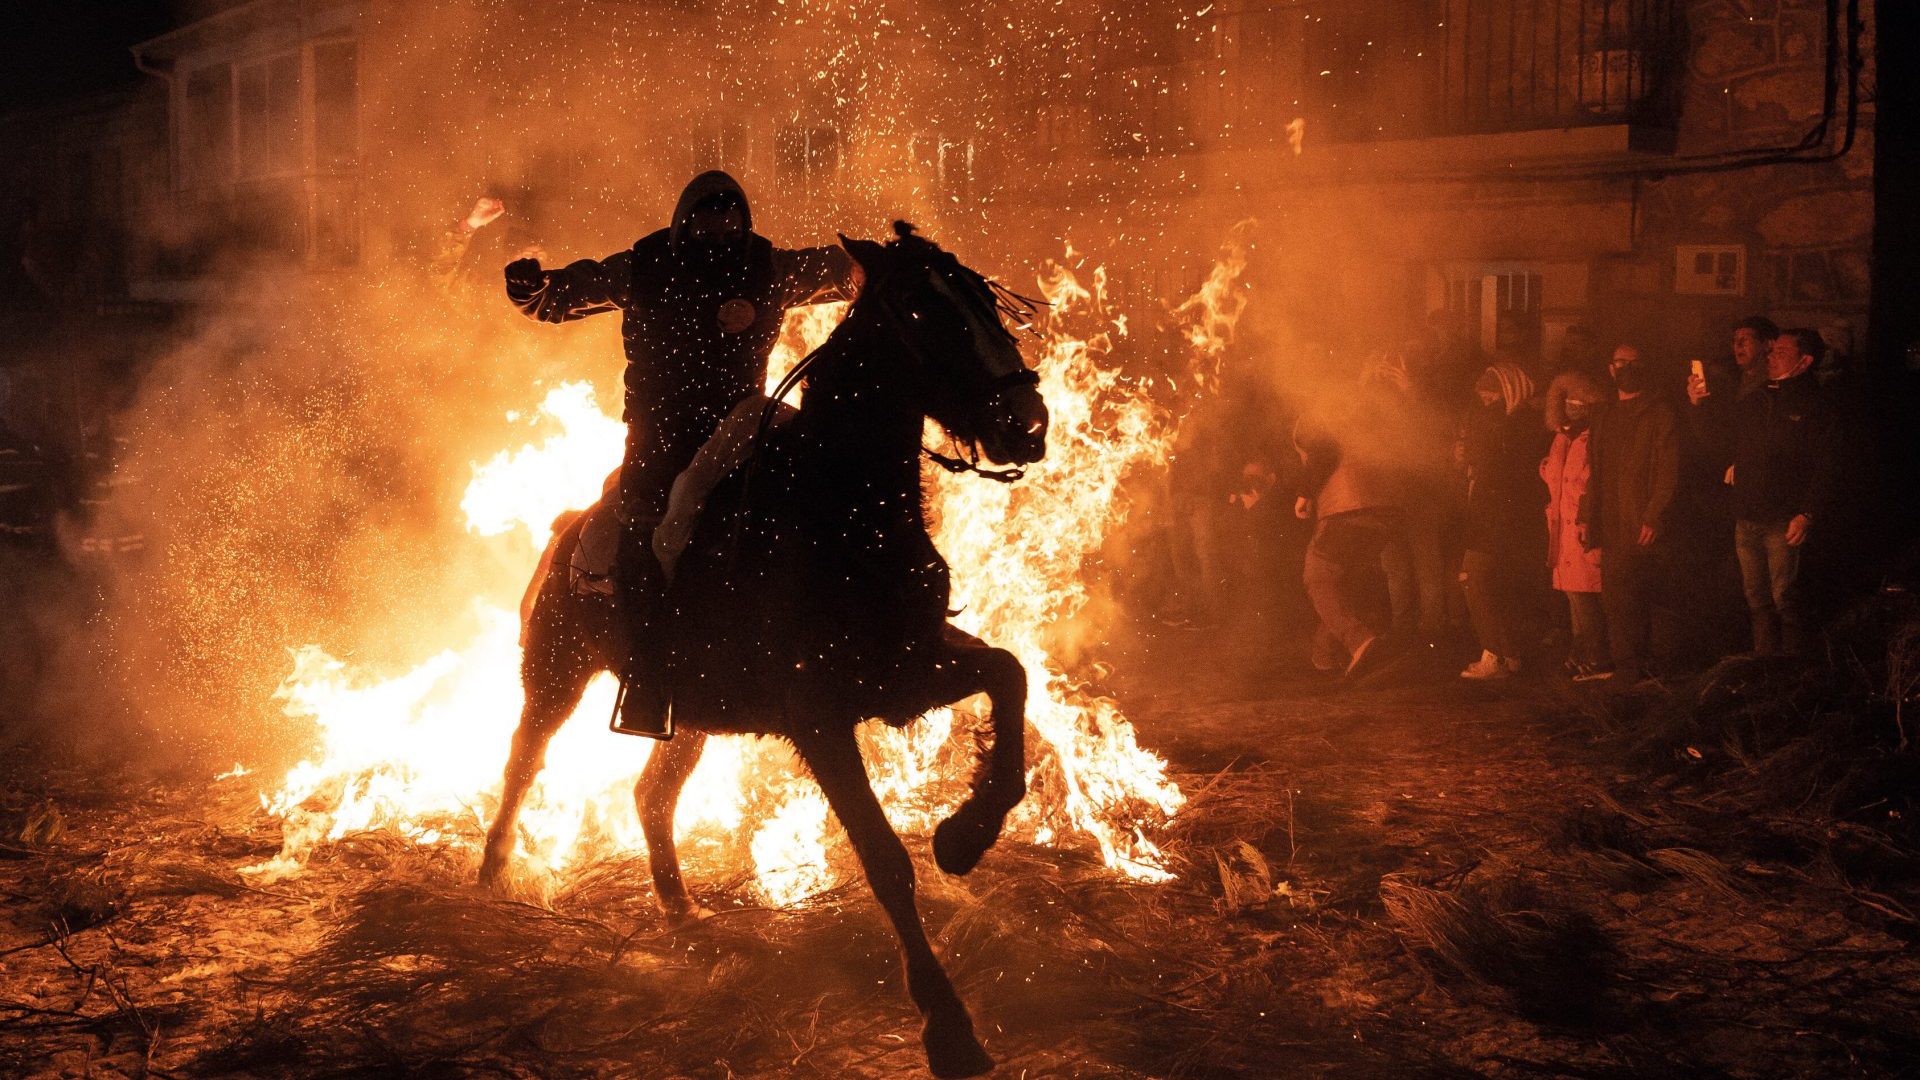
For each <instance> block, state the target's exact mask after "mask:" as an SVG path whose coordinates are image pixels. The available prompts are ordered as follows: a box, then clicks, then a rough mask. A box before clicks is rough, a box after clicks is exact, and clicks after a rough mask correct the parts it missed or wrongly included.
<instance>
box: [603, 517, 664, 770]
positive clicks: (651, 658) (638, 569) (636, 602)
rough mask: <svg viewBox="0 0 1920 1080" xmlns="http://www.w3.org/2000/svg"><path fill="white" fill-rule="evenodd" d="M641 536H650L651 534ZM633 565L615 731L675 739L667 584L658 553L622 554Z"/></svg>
mask: <svg viewBox="0 0 1920 1080" xmlns="http://www.w3.org/2000/svg"><path fill="white" fill-rule="evenodd" d="M640 535H651V529H648V530H645V532H643V533H641V534H640ZM621 555H622V557H623V559H628V560H630V561H629V562H628V565H627V567H625V568H624V569H625V570H626V572H625V573H624V574H622V577H623V579H624V581H623V585H624V587H623V588H622V590H621V595H620V598H619V604H620V607H621V608H622V609H623V611H624V615H625V619H626V624H627V641H628V649H629V652H628V660H627V666H626V671H625V672H624V673H622V677H621V680H620V694H619V696H618V697H617V698H616V699H615V701H614V707H613V723H612V724H611V725H610V726H611V727H612V728H613V730H615V731H618V732H620V733H621V734H624V735H641V736H645V737H646V738H649V739H671V738H673V704H672V701H671V700H670V697H669V691H668V683H667V656H666V642H664V641H663V640H661V637H662V634H661V630H662V625H661V624H662V620H663V617H664V615H665V611H664V608H665V607H666V581H665V578H664V577H663V575H662V574H661V573H660V565H659V563H657V562H655V561H654V558H653V553H652V552H651V551H649V550H647V549H645V548H638V549H637V550H634V549H629V550H625V551H622V552H621Z"/></svg>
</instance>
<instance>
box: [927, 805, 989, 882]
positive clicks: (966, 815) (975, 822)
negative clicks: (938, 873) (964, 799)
mask: <svg viewBox="0 0 1920 1080" xmlns="http://www.w3.org/2000/svg"><path fill="white" fill-rule="evenodd" d="M1000 822H1001V819H1000V818H996V817H989V816H988V815H986V814H982V813H977V812H970V811H969V809H968V808H967V807H965V806H962V807H961V808H960V809H959V810H957V811H955V812H954V814H953V816H952V817H950V818H948V819H947V820H945V821H943V822H941V823H940V824H939V825H936V826H934V830H933V861H934V862H935V863H936V864H938V865H939V867H940V869H942V870H944V871H946V872H947V873H949V874H952V875H953V876H955V877H960V876H961V875H963V874H966V873H968V872H969V871H971V870H972V869H973V868H974V867H976V866H978V865H980V860H981V858H983V857H984V856H985V855H986V853H987V849H988V848H990V847H992V846H993V842H994V841H996V840H998V839H1000Z"/></svg>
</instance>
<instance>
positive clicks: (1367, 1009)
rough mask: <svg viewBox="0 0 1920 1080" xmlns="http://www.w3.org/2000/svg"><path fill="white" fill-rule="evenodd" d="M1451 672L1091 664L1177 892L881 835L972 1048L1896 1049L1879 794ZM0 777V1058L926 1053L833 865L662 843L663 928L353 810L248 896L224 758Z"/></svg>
mask: <svg viewBox="0 0 1920 1080" xmlns="http://www.w3.org/2000/svg"><path fill="white" fill-rule="evenodd" d="M1443 666H1444V665H1441V664H1439V663H1437V662H1435V663H1434V664H1432V665H1430V666H1429V668H1430V669H1429V670H1428V671H1426V672H1424V673H1423V672H1422V671H1421V662H1420V660H1419V658H1417V657H1416V658H1411V659H1408V660H1405V661H1403V662H1402V665H1401V668H1400V669H1399V673H1398V674H1397V675H1393V676H1391V677H1387V678H1383V679H1380V680H1377V682H1376V685H1373V686H1370V687H1366V688H1361V689H1353V688H1349V687H1341V686H1337V685H1335V684H1332V683H1329V682H1325V681H1318V680H1314V679H1312V678H1309V677H1308V676H1307V675H1305V674H1304V673H1300V672H1296V671H1291V670H1288V669H1286V668H1285V666H1284V665H1280V664H1277V663H1275V662H1272V661H1270V660H1269V659H1267V658H1266V657H1265V656H1263V654H1262V652H1261V650H1260V649H1259V647H1258V645H1257V643H1255V642H1254V641H1253V640H1251V639H1247V638H1244V637H1241V636H1237V635H1231V634H1208V633H1204V632H1188V631H1178V632H1168V633H1163V634H1160V635H1158V636H1157V637H1153V638H1151V639H1146V640H1143V641H1141V642H1138V643H1136V644H1135V645H1133V646H1130V647H1128V649H1127V650H1125V651H1123V652H1122V653H1121V654H1120V655H1118V656H1117V657H1115V658H1114V660H1113V668H1114V670H1115V671H1117V672H1121V673H1123V674H1121V675H1115V676H1114V677H1112V679H1111V680H1110V682H1111V687H1110V688H1111V689H1112V691H1113V692H1114V693H1115V694H1116V696H1118V697H1119V699H1120V700H1121V702H1122V704H1123V705H1124V707H1125V708H1126V710H1127V712H1128V714H1129V715H1130V716H1131V717H1132V719H1133V720H1134V721H1135V723H1136V724H1137V725H1138V727H1139V728H1140V731H1141V733H1142V737H1143V741H1144V742H1146V743H1148V744H1149V745H1151V746H1153V747H1155V748H1156V749H1159V750H1160V751H1161V752H1163V753H1164V754H1166V755H1167V756H1168V757H1169V758H1170V759H1171V760H1172V761H1173V762H1174V764H1175V766H1176V769H1177V771H1178V773H1179V775H1180V780H1181V783H1182V786H1183V788H1184V789H1185V790H1186V791H1187V792H1188V793H1189V795H1190V797H1191V804H1190V806H1189V808H1188V809H1187V810H1186V811H1185V812H1184V813H1183V814H1182V815H1180V817H1179V818H1178V819H1176V821H1175V822H1174V823H1173V824H1172V826H1171V827H1170V828H1169V829H1168V830H1167V834H1166V836H1165V837H1164V840H1165V845H1166V848H1167V850H1168V851H1169V853H1170V855H1171V856H1172V858H1173V859H1174V860H1175V865H1176V868H1177V869H1178V870H1179V871H1180V875H1179V877H1178V879H1177V880H1176V881H1174V882H1173V883H1171V884H1167V885H1159V886H1143V885H1130V884H1126V883H1124V882H1122V881H1119V880H1117V879H1116V878H1114V877H1113V876H1112V875H1111V874H1109V873H1107V872H1105V871H1104V870H1103V869H1101V868H1099V867H1098V866H1096V865H1095V864H1094V863H1093V861H1092V860H1091V859H1090V858H1089V857H1088V856H1087V855H1086V854H1085V853H1082V852H1073V851H1066V852H1062V851H1053V850H1040V849H1032V848H1026V847H1021V846H1018V845H1002V846H1001V847H999V848H996V849H995V850H994V852H993V853H991V854H990V855H989V856H988V858H987V859H986V860H985V862H984V863H983V864H982V867H981V868H980V869H979V870H977V871H976V872H975V873H974V874H972V875H971V876H969V877H967V878H964V879H954V878H948V877H946V876H944V875H942V874H941V873H940V872H939V871H938V870H937V869H935V868H934V867H933V865H932V860H931V858H930V857H929V855H928V853H927V850H926V846H925V844H924V842H915V841H910V847H911V848H912V850H913V851H914V854H915V859H916V862H917V864H918V867H919V871H920V880H921V885H922V889H921V893H922V897H923V909H924V911H925V913H926V916H927V922H928V925H929V927H930V929H931V930H932V932H933V933H934V935H935V939H936V945H937V947H938V948H940V949H941V950H942V952H943V954H944V955H945V956H946V957H947V959H948V962H949V967H950V970H951V972H952V974H953V976H954V979H955V982H956V984H957V985H958V987H959V989H960V991H961V994H962V996H963V997H964V998H965V999H966V1000H967V1001H968V1002H969V1004H970V1005H971V1007H972V1008H973V1010H974V1016H975V1022H976V1025H977V1027H978V1029H979V1031H980V1033H981V1035H982V1038H983V1040H984V1041H985V1043H986V1045H987V1047H988V1049H989V1051H990V1052H991V1053H992V1054H993V1055H994V1056H995V1058H996V1059H997V1060H998V1061H999V1063H1000V1066H999V1068H998V1070H997V1072H996V1073H995V1075H997V1076H1001V1077H1006V1078H1008V1080H1014V1078H1020V1080H1040V1078H1043V1077H1212V1076H1255V1077H1267V1076H1290V1077H1307V1076H1352V1077H1400V1076H1468V1075H1494V1076H1574V1077H1614V1076H1621V1077H1624V1076H1646V1077H1668V1076H1703V1077H1718V1076H1726V1077H1781V1076H1796V1077H1834V1076H1894V1075H1907V1074H1914V1075H1920V956H1916V954H1915V951H1914V949H1913V948H1912V943H1913V941H1914V939H1915V937H1916V932H1917V931H1920V924H1916V921H1915V919H1914V916H1913V914H1912V910H1913V909H1914V908H1915V907H1920V896H1916V895H1915V893H1916V892H1920V875H1916V874H1912V873H1911V872H1910V870H1911V867H1910V857H1909V853H1908V852H1907V850H1906V848H1904V847H1903V846H1901V845H1900V844H1899V842H1898V841H1896V840H1895V839H1893V835H1894V833H1893V832H1890V831H1888V830H1884V829H1880V828H1877V827H1875V826H1874V825H1873V824H1872V822H1873V821H1874V820H1876V819H1874V818H1873V815H1874V814H1879V815H1881V816H1882V817H1885V816H1886V815H1894V816H1897V815H1898V814H1899V813H1900V810H1899V809H1898V807H1895V806H1893V805H1892V804H1889V805H1887V806H1877V807H1875V806H1868V807H1850V808H1847V809H1849V810H1851V811H1858V812H1852V813H1837V812H1835V811H1834V810H1833V807H1834V805H1835V803H1834V801H1833V799H1832V798H1830V797H1826V795H1825V794H1823V797H1822V798H1821V799H1818V800H1816V799H1815V798H1814V796H1815V794H1816V793H1817V792H1816V790H1815V787H1817V785H1815V784H1813V782H1812V780H1811V779H1810V778H1812V777H1814V776H1816V775H1823V774H1819V773H1818V770H1813V769H1805V768H1794V767H1792V762H1791V761H1787V760H1785V759H1782V758H1781V757H1780V755H1779V754H1774V755H1772V757H1769V758H1767V759H1766V760H1767V761H1770V762H1772V764H1773V766H1774V767H1773V768H1771V769H1770V770H1767V771H1760V770H1758V762H1759V758H1758V751H1757V750H1755V749H1754V747H1753V746H1752V745H1746V747H1745V749H1743V748H1742V744H1740V743H1739V740H1725V739H1723V740H1721V741H1720V742H1718V743H1713V744H1708V743H1705V742H1704V741H1703V742H1701V744H1700V745H1690V744H1687V743H1686V742H1685V740H1684V739H1682V740H1680V741H1678V742H1674V743H1672V745H1671V746H1666V747H1664V748H1661V749H1659V750H1657V751H1655V752H1653V753H1652V755H1651V756H1649V754H1648V753H1647V752H1646V751H1645V747H1646V745H1647V740H1644V739H1643V740H1640V742H1639V743H1637V744H1633V745H1635V746H1637V747H1638V749H1637V750H1632V749H1630V747H1629V744H1630V743H1631V742H1632V741H1631V740H1623V738H1622V734H1623V731H1626V730H1627V729H1629V728H1631V725H1632V722H1633V721H1632V720H1631V719H1629V720H1622V719H1621V717H1622V716H1627V717H1629V718H1631V717H1634V716H1640V717H1646V716H1652V715H1656V714H1660V713H1661V710H1666V711H1667V712H1669V713H1671V712H1673V711H1674V710H1675V709H1678V710H1680V712H1685V711H1686V710H1687V709H1690V708H1692V706H1691V705H1689V704H1688V701H1689V699H1688V697H1687V695H1689V694H1693V693H1695V692H1696V691H1695V689H1694V688H1692V687H1677V686H1676V687H1666V688H1643V689H1641V690H1639V691H1633V692H1624V691H1617V690H1616V691H1607V690H1593V691H1589V690H1586V689H1582V690H1581V691H1580V692H1579V693H1576V692H1574V690H1573V689H1571V688H1568V687H1566V686H1564V685H1562V684H1560V683H1558V682H1557V681H1556V680H1552V679H1546V678H1537V679H1526V680H1520V681H1517V682H1513V683H1508V684H1504V685H1501V686H1499V687H1486V686H1468V685H1462V684H1460V683H1459V682H1458V681H1457V680H1455V679H1452V678H1450V677H1448V674H1447V672H1446V671H1443V670H1441V668H1442V667H1443ZM1779 693H1780V694H1782V695H1785V694H1786V691H1784V690H1782V691H1779ZM1700 700H1702V701H1705V700H1707V699H1706V698H1701V699H1700ZM1805 722H1806V723H1807V724H1809V725H1817V724H1821V723H1823V722H1826V720H1825V719H1824V718H1823V717H1822V716H1821V715H1817V714H1815V715H1809V716H1807V717H1805ZM1743 754H1745V755H1746V756H1744V757H1743V756H1742V755H1743ZM1649 762H1651V764H1649ZM9 772H10V774H11V775H10V776H9V777H8V778H7V780H6V783H5V786H4V788H3V789H0V843H3V844H4V846H0V892H4V895H5V897H6V903H5V905H4V908H3V909H0V1075H4V1076H10V1077H11V1076H19V1077H81V1076H100V1077H107V1076H141V1075H150V1076H156V1077H169V1076H173V1077H186V1076H196V1077H197V1076H269V1077H277V1076H365V1077H384V1076H433V1077H440V1076H448V1077H455V1076H514V1077H518V1076H634V1077H673V1076H688V1077H729V1076H797V1077H811V1076H820V1077H848V1076H855V1077H859V1076H869V1077H878V1076H896V1075H925V1072H924V1066H923V1060H922V1056H921V1049H920V1046H919V1040H918V1037H917V1035H918V1025H917V1023H916V1018H915V1017H914V1016H913V1014H912V1012H911V1009H910V1007H909V1006H908V1004H907V1002H906V999H905V995H904V993H903V990H902V988H901V986H900V978H899V975H898V972H897V969H896V966H895V960H894V955H895V954H894V949H893V944H892V937H891V934H890V933H889V932H888V931H887V929H886V928H885V926H884V925H883V923H882V921H881V918H880V915H879V913H878V911H877V909H876V908H875V907H874V906H873V904H872V903H871V901H870V899H869V897H868V896H867V894H866V892H865V888H864V885H863V884H862V883H861V882H860V881H859V879H858V877H857V876H856V875H854V874H852V873H850V872H849V871H848V870H847V868H842V871H843V873H842V876H843V880H844V881H845V884H844V885H843V886H842V887H841V888H839V889H837V890H836V891H835V892H834V893H832V894H830V895H829V896H827V897H826V898H824V899H823V900H821V901H818V902H816V903H813V904H811V905H809V906H808V907H806V908H805V909H803V910H799V911H784V912H783V911H769V910H765V909H763V908H758V907H754V906H752V905H751V904H750V903H748V902H747V901H746V900H745V897H746V895H747V894H746V892H745V890H744V888H743V883H742V882H741V881H739V880H738V879H734V880H724V879H718V878H715V877H714V876H712V875H711V874H703V868H702V867H700V866H699V865H697V864H693V865H690V866H689V873H690V876H691V877H692V879H693V880H694V890H695V893H696V895H698V896H699V897H700V898H701V899H702V900H703V901H704V902H706V903H707V904H708V905H709V906H711V907H713V908H715V909H716V910H718V911H719V912H720V915H719V916H718V917H716V918H714V919H712V920H709V921H707V922H705V923H702V924H700V925H698V926H695V927H692V928H688V929H675V928H673V927H670V926H668V925H666V924H665V923H664V922H663V921H662V920H661V919H660V918H659V917H658V916H657V915H656V914H654V912H653V910H652V908H651V906H650V899H649V896H648V889H647V886H646V885H645V874H644V870H643V868H642V867H641V866H640V865H637V864H635V863H634V862H632V861H619V862H610V863H602V864H597V865H594V866H591V867H587V868H584V869H583V870H581V871H580V872H579V873H578V874H577V875H576V876H575V877H574V878H573V879H571V880H570V882H569V884H568V887H567V888H566V889H565V890H563V891H562V892H561V893H560V894H558V895H556V896H553V897H552V898H550V899H549V900H545V901H542V902H533V901H529V900H503V899H497V898H493V897H489V896H486V895H482V894H480V893H478V892H477V891H475V890H474V889H473V888H472V887H471V886H470V885H469V881H470V879H471V877H472V874H473V871H474V865H473V857H472V856H471V855H470V854H468V853H464V852H457V851H446V850H442V849H424V848H420V847H416V846H412V845H407V844H403V843H399V842H396V841H393V840H391V839H388V838H383V837H379V836H372V837H361V838H356V839H351V840H349V841H347V842H343V843H340V844H338V845H335V846H333V847H332V848H330V849H328V850H326V851H325V852H324V853H323V854H322V855H321V856H320V857H318V858H316V860H315V861H314V863H313V865H312V867H311V868H310V870H309V871H308V872H307V873H306V874H305V875H303V876H300V877H297V878H294V879H292V880H289V881H285V882H281V883H278V884H275V885H273V886H271V887H257V886H255V885H253V884H251V883H250V882H248V881H246V880H243V879H242V878H241V877H240V876H239V875H238V874H236V873H235V868H236V867H238V866H241V865H244V864H246V863H249V862H252V861H255V860H258V859H259V858H261V857H262V856H264V855H266V854H270V853H271V852H273V851H275V850H277V848H278V846H279V843H280V837H279V833H278V829H277V826H276V825H275V824H274V823H273V822H272V821H271V820H270V819H268V818H266V817H265V816H264V815H263V814H261V813H260V812H259V810H258V808H257V802H256V801H255V799H254V796H253V792H252V791H251V790H249V789H248V788H247V786H246V785H245V784H243V783H233V782H223V783H219V784H213V783H209V782H208V781H207V780H206V778H205V776H204V775H201V774H198V773H195V774H182V775H174V776H152V775H145V774H142V773H140V772H138V771H135V770H132V769H127V768H114V769H102V768H86V769H80V768H74V767H71V766H65V767H62V768H61V769H60V770H58V771H49V770H48V769H47V768H46V767H45V766H44V764H42V763H36V762H32V761H25V760H19V761H16V762H14V763H13V765H12V766H11V768H10V770H9ZM1736 781H1741V782H1746V783H1748V784H1749V787H1751V786H1752V785H1753V784H1759V785H1761V786H1764V787H1766V788H1768V789H1769V790H1770V792H1771V794H1772V795H1773V796H1777V798H1770V799H1762V798H1759V797H1758V796H1755V797H1753V798H1749V797H1747V795H1741V797H1739V798H1735V797H1734V795H1733V794H1730V793H1732V792H1735V790H1736V788H1738V784H1737V783H1736ZM1801 781H1805V782H1806V785H1807V787H1808V790H1807V791H1806V792H1805V793H1804V795H1802V794H1801V793H1799V792H1797V791H1795V790H1793V788H1794V785H1795V784H1796V783H1798V782H1801ZM1738 790H1739V791H1742V792H1747V789H1746V788H1739V789H1738ZM1821 791H1822V792H1824V791H1825V789H1824V788H1823V789H1821ZM1747 794H1752V793H1751V792H1747ZM1827 794H1830V793H1827ZM1901 805H1904V804H1901ZM1756 807H1764V808H1767V809H1755V808H1756ZM1863 815H1864V816H1863ZM1862 822H1866V823H1865V824H1863V823H1862Z"/></svg>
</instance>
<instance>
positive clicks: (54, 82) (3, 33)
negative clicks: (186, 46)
mask: <svg viewBox="0 0 1920 1080" xmlns="http://www.w3.org/2000/svg"><path fill="white" fill-rule="evenodd" d="M197 6H198V7H202V8H204V7H206V6H208V5H205V4H200V5H197ZM182 7H183V5H182V4H181V3H180V2H179V0H38V2H32V0H8V2H6V3H0V112H12V111H14V110H16V109H22V108H32V107H34V106H38V105H47V104H51V103H53V102H58V101H63V100H66V99H69V98H73V97H77V96H83V95H86V94H90V93H96V92H99V91H104V90H112V89H116V88H118V87H122V86H125V85H127V84H129V83H131V82H134V81H136V80H138V79H139V78H140V77H141V76H140V73H139V72H138V71H135V70H134V67H133V58H132V57H131V56H129V55H128V53H127V47H128V46H130V45H133V44H134V43H136V42H140V41H145V40H147V39H148V38H152V37H156V36H158V35H160V34H163V33H166V32H167V31H168V30H170V29H172V28H173V27H174V26H176V25H178V23H179V21H180V19H179V16H177V15H176V12H177V11H178V10H179V9H181V8H182Z"/></svg>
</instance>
